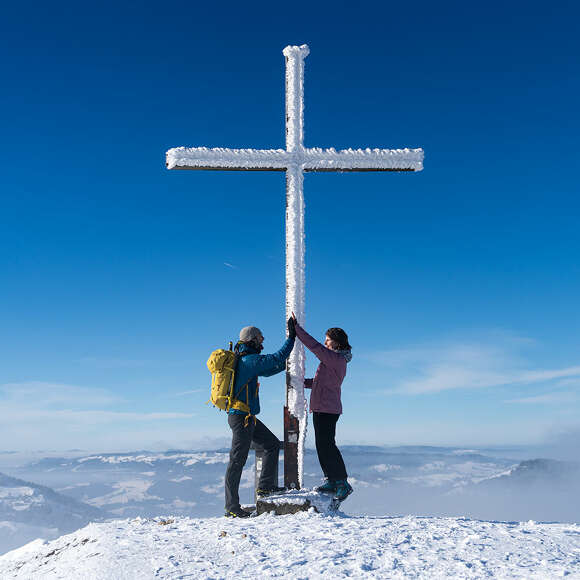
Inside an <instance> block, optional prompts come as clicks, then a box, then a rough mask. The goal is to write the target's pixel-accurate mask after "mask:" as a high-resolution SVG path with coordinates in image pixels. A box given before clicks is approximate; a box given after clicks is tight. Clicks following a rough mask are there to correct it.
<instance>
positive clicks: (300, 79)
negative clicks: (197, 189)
mask: <svg viewBox="0 0 580 580" xmlns="http://www.w3.org/2000/svg"><path fill="white" fill-rule="evenodd" d="M283 52H284V56H285V57H286V149H222V148H214V149H208V148H206V147H177V148H174V149H170V150H169V151H167V154H166V164H167V168H168V169H222V170H239V171H285V172H286V319H288V318H289V317H290V314H291V313H292V312H294V313H295V314H296V316H297V318H298V321H299V322H300V323H301V324H304V311H305V268H304V265H305V264H304V188H303V180H304V173H305V172H309V171H339V172H342V171H421V170H422V169H423V150H422V149H347V150H341V151H336V150H335V149H320V148H306V147H304V59H305V58H306V57H307V56H308V53H309V49H308V46H306V45H305V44H304V45H302V46H287V47H286V48H285V49H284V51H283ZM304 366H305V354H304V347H303V346H302V345H301V344H300V343H298V344H297V345H296V347H295V348H294V350H293V351H292V354H291V355H290V358H289V359H288V364H287V370H286V405H285V407H284V485H285V486H286V487H288V488H297V489H299V488H300V487H301V485H302V479H303V473H302V468H303V462H304V443H305V437H306V424H307V417H308V415H307V409H306V402H305V399H304Z"/></svg>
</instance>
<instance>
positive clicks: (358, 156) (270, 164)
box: [166, 145, 424, 171]
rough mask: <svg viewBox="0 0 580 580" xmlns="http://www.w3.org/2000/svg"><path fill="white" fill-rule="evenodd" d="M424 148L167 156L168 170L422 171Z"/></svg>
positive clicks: (198, 150) (185, 151)
mask: <svg viewBox="0 0 580 580" xmlns="http://www.w3.org/2000/svg"><path fill="white" fill-rule="evenodd" d="M423 157H424V153H423V150H422V149H408V148H407V149H368V148H367V149H341V150H338V151H337V150H336V149H334V148H332V147H331V148H328V149H322V148H320V147H313V148H304V147H302V145H300V146H299V147H296V148H295V149H293V150H288V151H286V150H284V149H228V148H224V147H215V148H208V147H175V148H173V149H169V151H167V154H166V163H167V168H168V169H175V168H179V167H184V168H188V167H189V168H192V169H240V170H243V169H248V170H251V169H259V170H271V171H285V170H286V169H288V168H289V167H291V166H294V165H296V166H298V167H300V168H301V169H302V170H303V171H349V170H351V171H352V170H365V169H368V170H384V171H389V170H391V171H395V170H412V171H422V169H423Z"/></svg>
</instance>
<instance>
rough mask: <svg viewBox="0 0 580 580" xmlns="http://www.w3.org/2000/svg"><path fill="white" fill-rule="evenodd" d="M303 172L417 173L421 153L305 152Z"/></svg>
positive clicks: (396, 151) (390, 150)
mask: <svg viewBox="0 0 580 580" xmlns="http://www.w3.org/2000/svg"><path fill="white" fill-rule="evenodd" d="M303 159H304V165H303V167H304V171H421V170H422V169H423V149H343V150H341V151H336V149H319V148H311V149H305V150H304V152H303Z"/></svg>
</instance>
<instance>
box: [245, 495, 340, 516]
mask: <svg viewBox="0 0 580 580" xmlns="http://www.w3.org/2000/svg"><path fill="white" fill-rule="evenodd" d="M331 500H332V496H331V495H329V494H324V493H318V492H316V491H311V490H309V489H304V490H299V491H298V490H292V491H288V492H286V493H280V494H276V495H270V496H267V497H264V498H261V499H259V500H258V501H257V502H256V513H257V514H258V515H260V514H265V513H268V512H270V513H273V514H275V515H277V516H283V515H287V514H296V513H298V512H307V511H308V510H310V509H313V510H314V511H316V512H318V513H330V512H331V511H332V510H331Z"/></svg>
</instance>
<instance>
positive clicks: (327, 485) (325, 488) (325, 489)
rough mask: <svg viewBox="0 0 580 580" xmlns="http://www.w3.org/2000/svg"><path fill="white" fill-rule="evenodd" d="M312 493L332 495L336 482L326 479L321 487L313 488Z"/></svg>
mask: <svg viewBox="0 0 580 580" xmlns="http://www.w3.org/2000/svg"><path fill="white" fill-rule="evenodd" d="M314 491H317V492H319V493H334V492H335V491H336V482H335V481H333V480H332V479H327V480H326V481H325V482H324V483H323V484H322V485H319V486H318V487H315V488H314Z"/></svg>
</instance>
